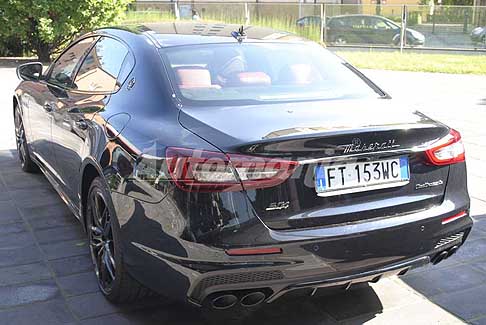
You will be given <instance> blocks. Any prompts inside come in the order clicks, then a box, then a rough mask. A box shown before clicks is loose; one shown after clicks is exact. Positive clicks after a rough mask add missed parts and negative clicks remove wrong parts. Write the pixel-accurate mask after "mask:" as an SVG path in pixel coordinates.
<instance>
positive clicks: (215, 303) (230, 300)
mask: <svg viewBox="0 0 486 325" xmlns="http://www.w3.org/2000/svg"><path fill="white" fill-rule="evenodd" d="M266 298H267V296H266V294H265V293H264V292H262V291H253V292H250V293H246V294H245V295H243V296H242V297H241V299H240V298H238V297H237V296H236V295H234V294H232V293H223V294H221V295H219V296H217V297H215V298H214V299H212V300H211V307H213V308H214V309H218V310H223V309H228V308H231V307H233V306H235V305H236V304H237V303H238V302H239V303H240V304H241V306H243V307H245V308H251V307H255V306H257V305H259V304H261V303H262V302H264V301H265V299H266Z"/></svg>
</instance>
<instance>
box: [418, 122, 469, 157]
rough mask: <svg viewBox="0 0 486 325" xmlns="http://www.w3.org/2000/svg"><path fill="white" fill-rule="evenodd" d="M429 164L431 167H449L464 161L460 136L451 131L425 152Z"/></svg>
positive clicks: (456, 132)
mask: <svg viewBox="0 0 486 325" xmlns="http://www.w3.org/2000/svg"><path fill="white" fill-rule="evenodd" d="M425 154H426V155H427V158H428V160H429V162H430V163H431V164H433V165H450V164H455V163H458V162H461V161H464V160H465V159H466V156H465V151H464V145H463V143H462V140H461V134H460V133H459V132H458V131H456V130H454V129H451V131H450V132H449V134H448V135H447V136H445V137H444V138H442V139H441V140H439V141H438V142H437V143H435V144H434V147H433V148H430V149H427V150H426V151H425Z"/></svg>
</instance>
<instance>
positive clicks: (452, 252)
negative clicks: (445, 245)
mask: <svg viewBox="0 0 486 325" xmlns="http://www.w3.org/2000/svg"><path fill="white" fill-rule="evenodd" d="M458 248H459V246H457V245H455V246H452V247H451V248H450V249H449V250H448V251H447V257H446V258H449V257H450V256H452V255H454V253H455V252H457V249H458Z"/></svg>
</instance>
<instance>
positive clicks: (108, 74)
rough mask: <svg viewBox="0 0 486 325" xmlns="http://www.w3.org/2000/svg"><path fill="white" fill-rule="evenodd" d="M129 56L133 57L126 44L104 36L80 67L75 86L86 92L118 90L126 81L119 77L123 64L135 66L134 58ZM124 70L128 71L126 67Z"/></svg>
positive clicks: (125, 74) (125, 75)
mask: <svg viewBox="0 0 486 325" xmlns="http://www.w3.org/2000/svg"><path fill="white" fill-rule="evenodd" d="M128 56H129V57H130V58H131V54H130V52H129V51H128V49H127V48H126V46H125V45H123V44H122V43H120V42H119V41H117V40H114V39H112V38H109V37H102V38H101V39H100V40H99V41H98V42H97V43H96V45H95V46H94V47H93V48H92V49H91V51H90V52H89V54H88V55H87V56H86V59H85V60H84V62H83V63H82V65H81V67H80V68H79V72H78V74H77V76H76V79H75V80H74V88H75V89H77V90H80V91H86V92H112V91H117V90H118V89H119V88H120V86H121V84H122V83H123V81H124V79H123V80H120V79H119V78H118V77H119V75H120V70H122V66H124V64H127V62H128V64H132V66H133V60H127V57H128ZM130 70H131V69H130ZM123 71H126V68H125V67H124V69H123ZM123 75H124V78H126V77H127V76H128V74H127V73H123ZM120 77H121V76H120Z"/></svg>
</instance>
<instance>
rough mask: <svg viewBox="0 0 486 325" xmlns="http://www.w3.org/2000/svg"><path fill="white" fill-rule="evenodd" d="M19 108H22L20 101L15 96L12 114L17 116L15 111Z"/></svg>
mask: <svg viewBox="0 0 486 325" xmlns="http://www.w3.org/2000/svg"><path fill="white" fill-rule="evenodd" d="M17 107H19V108H20V103H19V99H18V98H17V95H14V96H13V98H12V108H13V110H12V114H13V116H15V109H16V108H17Z"/></svg>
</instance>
